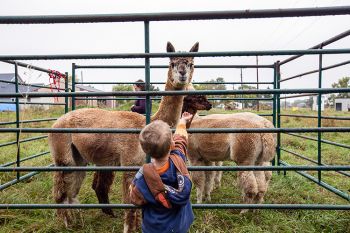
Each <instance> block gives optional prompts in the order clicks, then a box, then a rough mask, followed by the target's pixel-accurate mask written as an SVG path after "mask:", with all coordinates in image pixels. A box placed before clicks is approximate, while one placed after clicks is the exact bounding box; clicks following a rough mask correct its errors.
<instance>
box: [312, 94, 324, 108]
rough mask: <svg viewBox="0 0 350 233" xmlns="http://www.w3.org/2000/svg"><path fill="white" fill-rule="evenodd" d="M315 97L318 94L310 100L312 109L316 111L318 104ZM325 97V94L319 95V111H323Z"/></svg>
mask: <svg viewBox="0 0 350 233" xmlns="http://www.w3.org/2000/svg"><path fill="white" fill-rule="evenodd" d="M317 97H318V96H313V97H312V100H313V103H312V110H313V111H318V104H317ZM325 100H326V97H325V96H321V111H324V103H325Z"/></svg>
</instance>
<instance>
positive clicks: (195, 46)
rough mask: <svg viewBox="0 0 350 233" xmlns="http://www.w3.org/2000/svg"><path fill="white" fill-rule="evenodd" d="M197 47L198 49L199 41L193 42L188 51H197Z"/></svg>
mask: <svg viewBox="0 0 350 233" xmlns="http://www.w3.org/2000/svg"><path fill="white" fill-rule="evenodd" d="M198 49H199V42H197V43H195V44H194V45H193V46H192V48H191V50H190V52H198Z"/></svg>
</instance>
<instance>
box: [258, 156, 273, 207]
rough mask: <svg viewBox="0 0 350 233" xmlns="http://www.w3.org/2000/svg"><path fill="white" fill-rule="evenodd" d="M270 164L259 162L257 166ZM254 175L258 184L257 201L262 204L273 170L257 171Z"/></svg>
mask: <svg viewBox="0 0 350 233" xmlns="http://www.w3.org/2000/svg"><path fill="white" fill-rule="evenodd" d="M269 165H271V163H269V162H262V163H258V164H257V166H269ZM254 175H255V177H256V181H257V184H258V194H257V195H256V197H255V203H258V204H260V203H263V202H264V196H265V194H266V192H267V188H268V185H269V182H270V180H271V177H272V171H255V172H254Z"/></svg>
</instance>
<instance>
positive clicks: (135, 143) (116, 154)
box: [49, 42, 199, 232]
mask: <svg viewBox="0 0 350 233" xmlns="http://www.w3.org/2000/svg"><path fill="white" fill-rule="evenodd" d="M198 47H199V43H198V42H197V43H196V44H195V45H194V46H193V47H192V48H191V50H190V52H197V51H198ZM167 52H171V53H173V52H175V49H174V46H173V45H172V44H171V43H170V42H168V43H167ZM179 55H180V56H181V53H179ZM193 61H194V59H193V57H172V58H170V65H169V70H168V78H167V81H166V85H165V90H186V89H187V88H189V87H190V86H191V81H192V76H193V71H194V66H193ZM183 98H184V97H183V96H163V98H162V100H161V103H160V106H159V109H158V111H157V112H156V113H155V114H154V115H153V116H152V118H151V120H152V121H154V120H163V121H165V122H166V123H168V124H169V125H170V126H175V125H176V123H177V121H178V119H179V118H180V114H181V109H182V104H183ZM145 122H146V119H145V116H143V115H140V114H138V113H134V112H126V111H107V110H102V109H88V108H85V109H79V110H76V111H72V112H69V113H67V114H65V115H63V116H62V117H60V118H59V119H58V120H57V121H56V122H55V123H54V125H53V126H52V127H53V128H119V129H126V128H139V129H141V128H143V127H144V126H145ZM49 146H50V150H51V154H52V157H53V161H54V163H55V165H56V166H86V165H87V164H88V163H92V164H96V165H97V166H140V165H142V164H143V163H144V161H145V158H146V156H145V154H144V152H143V151H142V149H141V146H140V144H139V140H138V135H137V134H113V133H105V134H98V133H89V134H88V133H78V134H74V133H50V134H49ZM134 174H135V173H133V172H125V173H124V174H123V185H122V190H123V201H124V203H130V200H129V192H128V188H129V185H130V183H131V181H132V179H133V177H134ZM84 177H85V172H55V173H54V186H53V196H54V199H55V201H56V203H58V204H61V203H79V202H78V199H77V195H78V193H79V190H80V187H81V185H82V182H83V180H84ZM113 179H114V173H113V172H112V171H104V172H95V174H94V180H93V184H92V188H93V189H94V190H95V193H96V196H97V198H98V201H99V203H109V196H108V193H109V190H110V186H111V184H112V183H113ZM102 211H103V212H104V213H106V214H109V215H112V216H114V214H113V211H112V209H110V208H104V209H102ZM57 215H58V217H60V218H62V219H63V220H64V223H65V224H66V226H68V225H69V224H71V223H72V221H74V220H75V216H74V215H75V214H74V212H73V211H72V210H69V209H58V210H57ZM138 221H139V211H136V210H126V211H125V216H124V232H134V231H135V230H136V229H137V227H138Z"/></svg>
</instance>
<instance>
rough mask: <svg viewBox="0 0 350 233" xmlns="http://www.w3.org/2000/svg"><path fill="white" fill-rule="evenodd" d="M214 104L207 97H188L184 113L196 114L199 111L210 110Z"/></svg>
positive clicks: (185, 100) (183, 108)
mask: <svg viewBox="0 0 350 233" xmlns="http://www.w3.org/2000/svg"><path fill="white" fill-rule="evenodd" d="M211 108H212V104H211V103H210V102H209V101H208V99H207V97H206V96H205V95H188V96H186V97H185V98H184V103H183V106H182V112H185V111H186V112H189V113H192V114H194V113H196V112H197V110H210V109H211Z"/></svg>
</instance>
